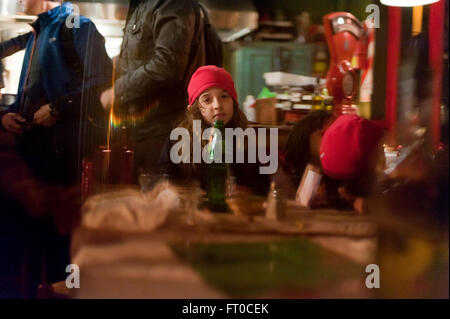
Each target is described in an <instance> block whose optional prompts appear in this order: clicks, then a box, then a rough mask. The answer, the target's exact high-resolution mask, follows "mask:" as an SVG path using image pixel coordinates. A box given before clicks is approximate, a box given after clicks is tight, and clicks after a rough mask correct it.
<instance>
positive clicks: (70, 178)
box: [0, 0, 112, 297]
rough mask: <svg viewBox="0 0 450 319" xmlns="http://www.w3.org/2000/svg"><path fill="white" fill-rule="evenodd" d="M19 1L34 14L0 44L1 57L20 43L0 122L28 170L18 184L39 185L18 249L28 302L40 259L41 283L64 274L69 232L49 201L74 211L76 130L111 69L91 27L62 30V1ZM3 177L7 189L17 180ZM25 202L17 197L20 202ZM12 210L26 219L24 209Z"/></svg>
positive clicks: (66, 7) (66, 6) (66, 8)
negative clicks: (36, 209)
mask: <svg viewBox="0 0 450 319" xmlns="http://www.w3.org/2000/svg"><path fill="white" fill-rule="evenodd" d="M21 3H22V4H23V6H24V11H25V13H26V14H28V15H37V19H36V20H35V21H34V22H32V23H31V26H32V28H33V32H32V34H27V35H24V36H23V37H18V38H15V39H12V40H10V41H6V43H3V44H2V46H1V47H2V50H3V52H2V53H1V54H9V53H11V52H13V51H14V50H19V49H21V48H22V47H23V43H24V42H25V40H27V41H26V51H25V57H24V61H23V66H22V73H21V76H20V82H19V90H18V94H17V100H16V102H15V103H14V104H12V105H10V106H9V108H8V109H7V110H6V111H3V112H1V113H0V120H1V121H0V122H1V128H2V129H4V130H6V131H7V132H10V133H13V134H14V135H15V137H16V146H17V153H18V155H19V156H20V158H21V160H23V161H24V163H25V164H26V166H27V169H28V170H29V171H28V172H29V174H27V176H28V177H29V178H27V179H26V180H28V179H29V180H32V181H33V183H34V184H35V185H36V187H38V188H39V189H33V190H34V191H36V194H39V196H38V198H39V199H40V201H41V202H42V204H43V207H44V211H45V214H39V216H37V217H38V218H32V219H31V220H29V219H27V218H26V219H25V220H26V221H27V227H29V229H31V230H32V231H31V232H30V233H29V235H30V237H29V241H30V244H31V245H32V246H33V248H32V249H29V250H28V252H27V253H25V252H23V253H24V256H26V257H27V258H29V260H27V261H24V262H25V263H26V265H28V266H29V267H31V269H29V271H28V272H26V275H27V276H29V278H28V279H27V282H28V288H29V289H27V290H26V293H25V294H24V295H23V297H35V294H36V292H37V289H36V288H37V285H38V284H39V281H40V273H41V271H40V266H41V263H42V259H43V257H45V259H44V260H45V261H46V262H47V265H46V266H45V267H46V270H47V278H46V279H47V280H48V281H49V282H52V281H57V280H61V279H62V278H65V276H66V274H65V266H66V265H67V264H68V263H69V241H70V238H69V232H70V227H65V226H63V225H64V224H65V223H66V221H65V218H68V219H70V217H69V212H68V211H67V210H66V209H65V208H63V205H61V206H60V207H59V212H62V214H57V211H58V209H57V208H55V207H57V206H58V204H55V203H59V204H61V203H64V202H66V203H67V207H66V208H67V209H69V206H71V205H70V202H71V201H72V200H69V198H72V199H73V202H75V208H76V207H79V206H80V203H79V196H78V195H77V194H78V193H79V191H80V190H79V184H80V178H79V168H80V159H81V156H82V154H83V151H84V149H83V148H84V147H85V144H83V143H82V142H83V141H85V140H86V137H85V136H83V135H82V133H84V132H83V130H84V129H85V128H86V127H87V124H86V122H87V121H86V119H87V115H88V114H90V109H91V108H94V109H101V108H100V101H99V95H100V92H101V90H102V89H104V88H105V87H106V86H107V85H109V83H110V78H111V73H112V69H111V61H110V59H109V57H108V56H107V54H106V50H105V46H104V39H103V37H102V36H101V35H100V33H99V32H98V31H97V29H96V27H95V25H94V24H93V22H92V21H90V20H89V19H87V18H86V17H83V16H79V21H80V23H79V26H78V25H74V26H70V27H69V25H68V24H67V23H66V21H67V20H68V17H69V19H70V17H71V16H73V15H74V11H73V7H72V5H71V4H70V3H68V2H66V3H63V4H61V3H60V2H59V1H45V0H21ZM77 18H78V16H77ZM26 37H28V39H26ZM80 119H81V120H80ZM4 178H6V177H4ZM9 178H10V179H9V183H10V185H11V187H13V185H15V184H16V183H17V182H18V181H16V180H14V179H15V178H18V176H17V177H16V176H9ZM47 190H49V191H47ZM28 199H30V198H29V197H28V196H26V193H24V198H23V199H22V201H23V200H25V201H26V200H28ZM13 202H16V200H15V201H13ZM33 205H34V201H33ZM20 207H22V209H25V211H26V212H28V213H29V214H30V215H32V212H33V210H32V209H31V210H29V209H30V207H28V206H27V205H20ZM50 212H54V213H56V215H55V216H57V217H58V220H55V218H53V217H52V216H49V213H50ZM64 213H67V215H65V214H64ZM41 215H42V216H41ZM35 217H36V216H35ZM11 222H14V221H11ZM59 222H61V223H59ZM57 224H58V225H57ZM58 226H61V227H58ZM11 227H13V226H11ZM51 267H54V268H51Z"/></svg>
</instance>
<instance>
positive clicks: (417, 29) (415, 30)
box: [412, 6, 423, 36]
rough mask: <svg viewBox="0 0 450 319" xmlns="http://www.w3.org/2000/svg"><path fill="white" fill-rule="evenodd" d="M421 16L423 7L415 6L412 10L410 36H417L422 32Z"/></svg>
mask: <svg viewBox="0 0 450 319" xmlns="http://www.w3.org/2000/svg"><path fill="white" fill-rule="evenodd" d="M422 16H423V6H417V7H414V8H413V23H412V35H413V36H414V35H418V34H419V33H421V32H422Z"/></svg>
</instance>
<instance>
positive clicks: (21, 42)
mask: <svg viewBox="0 0 450 319" xmlns="http://www.w3.org/2000/svg"><path fill="white" fill-rule="evenodd" d="M31 34H32V32H28V33H25V34H22V35H19V36H17V37H15V38H12V39H9V40H7V41H4V42H1V43H0V59H3V58H5V57H7V56H10V55H12V54H14V53H16V52H18V51H20V50H23V49H25V47H26V45H27V42H28V40H29V39H30V36H31Z"/></svg>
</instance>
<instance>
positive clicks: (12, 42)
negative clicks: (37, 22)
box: [0, 32, 33, 130]
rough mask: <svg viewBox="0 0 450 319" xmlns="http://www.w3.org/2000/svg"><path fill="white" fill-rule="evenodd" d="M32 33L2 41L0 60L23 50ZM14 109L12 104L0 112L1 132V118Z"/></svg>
mask: <svg viewBox="0 0 450 319" xmlns="http://www.w3.org/2000/svg"><path fill="white" fill-rule="evenodd" d="M32 33H33V32H28V33H25V34H22V35H19V36H17V37H15V38H12V39H9V40H6V41H3V42H1V43H0V59H3V58H5V57H7V56H10V55H13V54H14V53H16V52H18V51H20V50H23V49H25V47H26V46H27V42H28V40H29V39H30V36H31V35H32ZM15 107H16V104H15V103H13V104H12V105H9V106H8V109H6V110H3V111H0V129H2V130H3V126H2V125H1V119H2V118H3V116H4V115H5V114H6V113H8V112H12V111H13V110H14V109H15Z"/></svg>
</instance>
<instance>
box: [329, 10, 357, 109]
mask: <svg viewBox="0 0 450 319" xmlns="http://www.w3.org/2000/svg"><path fill="white" fill-rule="evenodd" d="M323 24H324V26H325V35H326V39H327V44H328V48H329V51H330V67H329V69H328V73H327V77H326V79H327V88H328V91H329V92H330V94H331V95H332V96H333V101H334V110H335V113H336V114H337V115H339V114H342V113H343V112H344V113H345V112H352V107H351V105H352V104H354V102H353V99H354V97H355V96H356V94H357V92H358V87H359V79H358V74H357V71H358V70H357V69H356V68H354V67H353V66H352V58H353V56H354V54H355V51H358V52H359V53H360V54H358V56H359V55H361V54H363V53H364V52H365V50H363V48H362V46H363V45H364V44H365V41H364V29H363V26H362V24H361V22H360V21H359V20H358V19H357V18H355V16H353V15H352V14H350V13H348V12H334V13H330V14H327V15H325V16H324V17H323Z"/></svg>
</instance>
